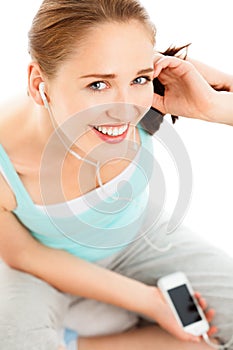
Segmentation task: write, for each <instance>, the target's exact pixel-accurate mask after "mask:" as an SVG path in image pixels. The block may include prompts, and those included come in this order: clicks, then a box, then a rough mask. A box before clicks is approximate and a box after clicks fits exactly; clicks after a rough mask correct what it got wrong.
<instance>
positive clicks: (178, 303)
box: [168, 284, 202, 327]
mask: <svg viewBox="0 0 233 350" xmlns="http://www.w3.org/2000/svg"><path fill="white" fill-rule="evenodd" d="M168 294H169V296H170V298H171V300H172V302H173V304H174V306H175V309H176V311H177V313H178V315H179V317H180V319H181V322H182V324H183V326H184V327H185V326H188V325H190V324H192V323H195V322H197V321H201V320H202V318H201V316H200V314H199V312H198V309H197V307H196V305H195V303H194V301H193V298H192V296H191V295H190V293H189V290H188V288H187V286H186V285H185V284H183V285H181V286H179V287H176V288H172V289H169V290H168Z"/></svg>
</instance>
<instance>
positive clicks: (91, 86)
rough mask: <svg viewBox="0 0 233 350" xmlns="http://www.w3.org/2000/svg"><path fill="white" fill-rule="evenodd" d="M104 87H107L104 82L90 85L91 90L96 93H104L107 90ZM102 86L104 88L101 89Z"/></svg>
mask: <svg viewBox="0 0 233 350" xmlns="http://www.w3.org/2000/svg"><path fill="white" fill-rule="evenodd" d="M103 85H105V86H106V84H105V83H104V82H103V81H95V82H94V83H91V84H90V85H89V88H90V89H91V90H93V91H94V92H95V91H102V90H104V89H105V87H103ZM101 86H102V88H101Z"/></svg>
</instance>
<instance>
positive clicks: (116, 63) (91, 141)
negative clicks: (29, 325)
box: [0, 22, 216, 350]
mask: <svg viewBox="0 0 233 350" xmlns="http://www.w3.org/2000/svg"><path fill="white" fill-rule="evenodd" d="M113 37H114V41H113V40H112V38H113ZM135 38H137V40H135ZM93 52H94V57H95V59H94V60H93ZM119 53H122V54H119ZM146 68H151V72H149V73H147V74H146V76H147V77H148V78H149V79H150V80H151V81H147V80H146V79H145V78H140V77H141V76H142V75H138V74H137V72H138V71H140V70H142V69H146ZM153 68H154V47H153V44H152V42H151V41H150V38H149V35H148V33H147V32H146V30H145V29H144V27H143V26H141V25H140V24H139V23H137V22H132V23H128V24H112V23H111V24H110V23H108V24H104V25H101V26H99V27H98V28H95V30H94V31H93V34H92V33H91V34H90V35H88V36H87V38H86V41H85V44H83V45H82V47H81V48H79V47H78V46H77V50H76V51H75V52H74V53H73V55H72V57H70V58H69V59H68V60H67V61H66V62H64V63H63V64H62V65H61V66H60V67H59V69H58V71H57V75H56V77H55V78H54V79H52V80H51V79H50V80H49V79H48V78H47V77H46V76H45V75H43V74H42V72H41V71H40V69H39V66H38V64H37V63H36V62H32V63H30V65H29V68H28V90H29V94H30V98H25V97H24V98H20V99H19V100H18V101H14V103H12V102H11V103H10V105H9V106H8V108H4V111H5V112H4V113H5V114H3V118H2V119H1V122H0V128H2V127H3V128H4V130H5V134H4V136H3V135H1V139H0V142H1V143H2V145H3V147H4V148H5V149H6V151H7V153H8V155H9V156H10V158H11V161H12V163H13V165H14V166H15V169H16V170H17V172H18V174H19V176H20V178H21V180H22V181H23V183H24V185H25V187H26V189H27V190H28V192H29V194H30V196H31V197H32V199H33V201H34V202H35V203H37V204H41V202H42V199H41V194H40V187H39V181H38V176H39V171H40V168H39V164H40V159H41V156H42V154H43V151H44V149H45V146H46V145H47V142H48V140H49V137H50V136H51V134H52V133H53V130H54V129H53V125H52V123H51V120H50V118H49V114H48V111H47V110H46V109H45V108H44V106H43V102H42V100H41V97H40V94H39V84H40V83H41V82H42V81H44V82H45V93H46V95H47V97H48V101H49V103H50V106H51V110H52V112H53V116H54V118H55V123H56V125H58V126H60V127H62V125H64V123H66V122H67V121H68V119H69V117H70V116H72V115H74V114H77V113H78V112H82V111H83V110H87V109H91V111H93V107H95V108H97V111H99V109H98V107H100V106H102V105H103V104H107V105H108V107H109V106H110V108H109V109H107V111H108V112H109V113H106V110H104V112H103V111H101V112H100V113H98V114H97V115H96V114H95V113H90V115H89V116H88V118H86V119H85V118H83V119H82V118H81V120H78V119H77V120H78V123H79V124H78V125H79V126H80V129H78V130H79V135H77V136H78V140H77V141H76V143H75V144H74V145H73V149H75V150H77V151H78V152H79V154H81V155H83V156H85V155H86V154H89V153H90V151H91V150H92V149H93V148H97V147H98V146H99V145H100V144H101V147H102V148H101V149H102V152H105V153H107V151H108V150H109V148H111V149H112V150H113V151H114V149H115V146H114V147H110V145H109V144H106V143H104V142H103V141H102V140H100V139H99V138H98V137H97V136H96V134H95V133H93V130H92V129H91V128H90V125H95V124H97V125H101V124H103V123H105V124H108V125H109V124H114V123H117V124H118V123H120V124H121V123H122V124H125V123H126V122H127V123H128V122H130V123H131V126H130V129H129V132H128V135H127V138H128V140H132V139H133V128H134V126H135V125H136V124H137V123H138V122H139V120H140V119H141V117H142V116H143V113H141V114H138V113H135V109H134V108H132V106H135V105H136V106H140V107H141V108H142V110H143V111H144V112H145V110H147V109H148V108H150V106H151V105H152V102H153V86H152V79H153V77H154V70H153ZM90 73H101V74H110V73H111V74H116V75H117V76H118V77H117V78H115V79H109V78H108V79H104V80H103V79H98V78H96V79H93V78H88V79H81V78H79V77H80V76H82V75H84V74H90ZM96 82H101V83H100V84H96ZM93 83H95V84H94V85H95V87H96V85H97V86H98V89H101V90H102V91H101V92H93V89H91V88H90V84H93ZM92 86H93V85H92ZM122 102H123V103H124V106H125V105H126V104H127V105H130V106H131V108H130V109H129V111H130V113H128V114H127V115H126V114H125V113H124V112H125V110H124V108H120V110H119V109H117V108H116V106H117V107H118V106H119V104H118V103H122ZM116 104H117V105H116ZM12 106H13V107H12ZM121 107H122V105H121ZM119 111H120V112H119ZM116 113H118V114H116ZM81 115H82V114H81ZM127 118H128V119H127ZM22 125H24V128H22V127H20V126H22ZM80 130H81V131H80ZM12 135H14V138H12V137H11V136H12ZM136 141H137V142H138V143H140V140H139V136H138V133H137V135H136ZM123 144H124V142H123ZM111 146H112V145H111ZM120 146H121V145H120ZM120 150H122V149H121V148H120V147H119V149H118V151H120ZM123 150H126V148H123ZM114 152H115V151H114ZM114 152H113V153H110V156H108V157H107V158H104V159H103V162H105V164H104V166H103V167H102V168H101V177H102V178H103V180H104V181H103V182H106V181H109V180H110V179H111V178H112V177H114V176H116V175H117V174H118V173H119V172H120V171H122V170H124V168H125V167H126V166H127V165H128V162H127V161H125V160H117V161H116V160H115V159H112V155H113V154H114ZM114 155H115V156H117V152H116V154H114ZM106 162H107V163H106ZM81 166H82V161H80V160H77V159H76V158H74V157H73V156H71V155H70V154H67V155H66V157H65V159H64V163H63V169H62V186H63V188H64V193H65V197H66V199H67V200H70V199H73V198H76V197H78V196H79V195H80V188H79V186H74V185H73V184H74V183H75V181H74V179H75V178H76V176H77V172H78V171H79V170H80V167H81ZM0 181H1V183H0V186H1V193H3V196H1V199H0V207H1V208H2V209H4V210H5V211H8V212H10V211H11V210H13V209H14V208H15V207H16V200H15V197H14V195H13V193H12V192H11V190H10V188H9V187H8V185H7V184H6V182H5V181H4V180H3V179H2V178H1V177H0ZM92 186H93V184H92ZM90 189H91V188H87V190H90ZM54 199H55V198H52V199H51V200H52V201H53V200H54ZM22 232H23V231H22ZM23 234H24V236H23ZM8 236H10V235H8ZM28 237H30V236H29V234H28ZM22 238H23V240H25V244H24V246H26V241H27V234H26V233H25V232H24V233H22ZM28 239H29V238H28ZM30 239H31V240H32V238H31V237H30ZM6 240H7V237H6ZM6 240H5V241H6ZM18 241H19V240H18ZM9 245H11V247H12V251H14V249H13V248H14V246H13V242H9ZM37 245H38V244H37ZM6 247H7V243H6ZM36 249H37V248H36ZM47 250H49V249H47V248H46V250H45V251H47ZM63 253H64V252H63ZM9 254H10V253H9ZM46 254H47V253H46ZM57 254H59V252H57ZM33 255H34V257H35V259H36V254H33ZM63 255H64V256H66V255H65V253H64V254H63ZM68 255H69V254H67V256H68ZM65 259H68V258H67V257H65V258H64V261H65ZM6 260H7V259H6ZM9 260H10V258H9ZM40 261H45V262H46V259H41V260H40ZM6 262H7V261H6ZM64 263H65V262H64ZM27 265H28V264H27ZM51 265H53V266H59V265H58V264H56V263H55V264H51ZM58 269H59V267H58ZM72 283H73V282H72ZM67 292H68V291H67ZM135 295H136V294H135ZM154 296H155V295H154V292H153V300H154V303H155V304H156V305H157V308H156V307H155V310H156V312H155V313H156V316H155V315H150V316H153V318H154V319H157V321H158V323H159V324H160V326H161V327H162V328H164V329H165V330H166V331H167V332H169V333H171V334H172V335H173V337H171V336H170V335H169V334H168V333H167V332H162V333H161V339H162V341H163V344H164V345H161V347H160V349H163V348H164V349H165V348H166V344H167V341H168V340H169V342H170V343H169V344H170V345H171V346H172V348H173V349H176V348H177V349H188V347H187V342H188V341H189V342H190V341H196V340H197V338H196V337H193V336H190V335H188V334H187V333H185V332H184V331H183V330H182V329H181V328H180V327H179V325H178V324H177V323H176V321H175V318H174V316H173V314H172V313H171V310H170V308H169V307H168V305H167V304H166V302H165V301H164V299H163V297H162V296H161V295H159V293H158V292H157V294H156V298H155V297H154ZM199 303H200V305H201V307H202V308H203V310H206V308H207V303H206V301H205V300H204V299H203V298H202V297H201V295H199ZM151 308H152V307H151ZM152 309H153V308H152ZM159 310H160V311H159ZM205 313H206V316H207V318H208V320H209V321H212V320H213V316H214V310H212V309H211V310H206V312H205ZM150 329H151V328H145V330H144V331H143V330H141V331H138V332H136V331H135V332H136V334H134V337H133V339H132V336H131V333H128V334H126V335H122V338H120V339H121V341H122V342H123V343H124V341H125V337H126V338H127V336H129V338H128V341H129V346H128V349H131V348H132V349H135V339H136V340H137V341H138V346H140V344H141V346H142V347H143V344H144V341H145V335H148V334H150V337H149V338H148V339H149V340H148V342H151V343H150V344H151V346H155V345H156V337H154V336H153V334H155V333H153V332H151V331H150ZM157 329H159V328H158V327H157ZM148 331H149V333H147V332H148ZM153 331H154V328H153ZM143 332H144V333H143ZM150 332H151V333H150ZM159 332H160V331H159ZM215 332H216V328H215V327H211V329H210V332H209V334H210V335H211V334H212V335H213V334H214V333H215ZM118 338H119V335H118ZM130 339H131V340H130ZM113 340H114V339H113V338H111V339H108V338H105V337H100V338H98V339H94V340H91V339H82V338H80V339H79V342H80V344H79V346H80V349H84V350H85V349H86V350H87V349H89V348H90V344H92V345H93V347H91V348H93V349H94V348H95V347H96V349H97V346H100V348H101V344H102V345H104V344H106V345H105V347H106V348H109V343H110V344H111V348H112V349H114V341H113ZM92 341H93V342H94V343H92ZM185 341H186V342H185ZM106 342H107V343H106ZM184 344H185V346H186V348H185V347H182V346H184ZM92 345H91V346H92ZM116 346H118V345H117V344H116ZM121 346H122V345H121ZM192 346H193V344H191V343H190V349H193V347H192ZM202 346H203V344H202ZM116 348H117V349H119V347H116ZM200 348H201V347H200ZM202 348H203V347H202ZM207 348H209V347H206V349H207ZM196 349H198V348H197V347H196Z"/></svg>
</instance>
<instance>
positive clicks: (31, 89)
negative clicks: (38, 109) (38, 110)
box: [28, 62, 45, 106]
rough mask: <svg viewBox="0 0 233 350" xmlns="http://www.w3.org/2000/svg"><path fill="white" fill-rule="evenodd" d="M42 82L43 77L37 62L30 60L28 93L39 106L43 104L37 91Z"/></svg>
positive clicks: (43, 80)
mask: <svg viewBox="0 0 233 350" xmlns="http://www.w3.org/2000/svg"><path fill="white" fill-rule="evenodd" d="M42 82H45V78H44V77H43V74H42V72H41V69H40V67H39V64H38V63H37V62H31V63H30V64H29V65H28V93H29V95H30V96H31V97H32V98H33V100H34V101H35V102H36V103H37V104H38V105H40V106H43V105H44V103H43V100H42V98H41V96H40V92H39V85H40V83H42Z"/></svg>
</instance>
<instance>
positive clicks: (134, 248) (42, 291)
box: [0, 221, 233, 350]
mask: <svg viewBox="0 0 233 350" xmlns="http://www.w3.org/2000/svg"><path fill="white" fill-rule="evenodd" d="M165 222H166V221H164V222H163V223H161V224H160V225H158V226H157V225H155V226H156V227H154V228H153V229H151V230H150V232H149V233H148V236H147V237H148V238H149V239H150V241H151V242H152V243H153V244H155V245H157V246H161V247H163V246H166V245H167V244H168V242H170V243H172V247H171V249H170V250H169V251H167V252H158V251H155V250H154V249H152V247H151V246H149V245H148V244H147V243H146V241H145V240H144V239H143V238H140V239H138V240H136V241H135V242H134V243H132V244H130V245H129V246H127V247H126V248H125V249H124V250H122V251H121V252H120V253H117V254H115V255H114V256H112V257H110V258H107V259H104V260H101V261H98V262H96V264H98V265H100V266H104V267H106V268H108V269H111V270H114V271H116V272H118V273H120V274H123V275H125V276H128V277H130V278H133V279H136V280H139V281H142V282H144V283H146V284H148V285H156V282H157V279H158V278H159V277H160V276H162V275H166V274H169V273H172V272H175V271H183V272H185V273H186V274H187V276H188V278H189V279H190V281H191V283H192V285H193V288H194V290H197V291H200V292H201V293H202V295H203V296H204V297H205V298H206V300H207V302H208V305H209V306H210V307H213V308H214V309H215V310H216V317H215V319H214V324H215V325H216V326H217V327H218V328H219V332H218V336H219V337H220V338H221V339H222V340H223V341H224V342H226V341H227V340H229V339H230V338H231V336H232V334H233V259H232V258H230V257H229V256H227V255H226V254H225V253H224V252H222V251H220V250H218V249H217V248H215V247H213V246H211V245H210V244H209V243H207V242H206V241H203V239H202V238H201V237H200V236H197V235H196V234H194V233H193V232H192V231H190V229H189V228H187V227H185V226H180V227H179V228H178V229H177V230H176V231H175V232H174V233H172V234H171V235H168V236H165V235H164V234H163V233H164V229H165ZM204 234H205V233H204V232H203V234H202V235H203V236H204ZM74 283H75V282H74ZM147 322H149V320H146V318H143V317H142V315H137V314H135V313H132V312H129V311H127V310H124V309H121V308H118V307H115V306H112V305H108V304H104V303H101V302H97V301H95V300H89V299H84V298H80V297H77V296H72V295H69V294H65V293H61V292H60V291H59V290H57V289H55V288H53V287H52V286H50V285H49V284H47V283H46V282H44V281H42V280H40V279H38V278H36V277H34V276H31V275H29V274H26V273H23V272H20V271H17V270H14V269H12V268H9V267H8V266H6V265H5V264H4V263H3V262H2V263H0V349H2V350H29V349H30V350H34V349H36V350H55V349H57V346H58V343H59V339H58V329H59V328H61V327H62V326H66V327H68V328H71V329H75V330H77V331H78V333H79V335H81V336H89V335H101V334H110V333H115V332H121V331H124V330H126V329H129V328H131V327H133V326H134V325H136V324H145V323H147ZM229 349H233V345H231V347H230V348H229Z"/></svg>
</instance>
